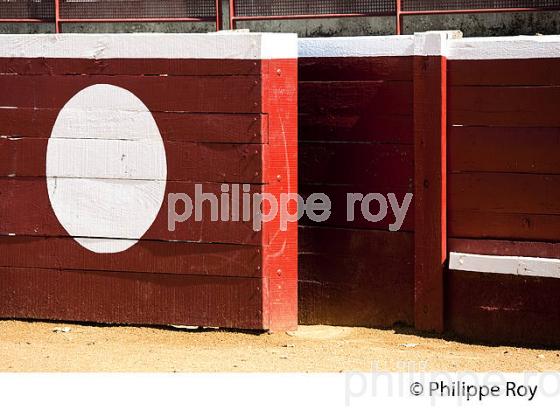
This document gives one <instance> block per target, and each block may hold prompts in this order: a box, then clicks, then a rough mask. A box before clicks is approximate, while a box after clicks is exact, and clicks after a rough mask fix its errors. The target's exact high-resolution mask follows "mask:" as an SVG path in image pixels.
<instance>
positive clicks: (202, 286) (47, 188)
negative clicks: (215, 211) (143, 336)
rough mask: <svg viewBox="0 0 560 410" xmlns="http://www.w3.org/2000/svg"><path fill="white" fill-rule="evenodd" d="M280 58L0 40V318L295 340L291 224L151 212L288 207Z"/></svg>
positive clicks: (171, 47)
mask: <svg viewBox="0 0 560 410" xmlns="http://www.w3.org/2000/svg"><path fill="white" fill-rule="evenodd" d="M296 57H297V41H296V37H295V36H293V35H289V34H287V35H286V34H277V35H276V34H272V35H268V34H230V35H157V34H154V35H65V36H59V37H55V36H37V37H36V36H25V35H24V36H12V35H5V36H3V39H2V43H1V44H0V73H2V75H0V83H1V85H0V88H2V90H3V91H4V92H3V93H2V94H1V95H0V135H2V139H0V158H1V161H0V162H1V163H2V165H1V166H0V198H2V200H1V201H0V243H1V244H0V248H1V251H0V266H1V268H0V316H1V317H17V318H42V319H62V320H83V321H98V322H108V323H144V324H169V323H178V324H191V325H204V326H221V327H236V328H256V329H273V330H279V329H291V328H294V327H295V326H296V324H297V299H296V283H297V272H296V266H297V265H296V264H297V240H296V234H297V233H296V225H295V224H294V223H289V228H288V230H287V231H282V230H280V228H279V218H275V219H273V220H272V221H270V222H266V223H264V227H263V229H262V230H260V231H256V230H255V229H254V228H253V226H252V221H253V220H252V218H251V220H247V221H243V220H241V221H235V220H233V219H232V220H230V221H220V222H212V221H210V206H207V207H204V208H203V210H204V212H203V217H204V218H203V220H202V221H198V222H197V221H195V220H194V218H191V219H189V220H188V221H185V222H183V223H180V224H177V226H176V229H175V230H174V231H170V229H169V226H168V224H169V223H168V218H169V211H168V209H169V207H170V203H169V201H170V199H169V198H170V197H169V194H173V193H185V194H188V195H190V196H191V198H195V184H200V186H201V187H202V191H203V192H205V193H214V194H216V195H220V194H221V192H223V189H221V184H222V183H227V184H234V183H235V184H247V186H250V190H251V193H254V192H259V193H270V194H273V195H274V196H275V197H279V195H280V194H281V193H288V192H296V191H297V183H296V178H297V156H296V129H297V128H296V127H297V125H296V124H297V118H296V109H297V107H296V101H297V96H296V92H297V88H296V87H297V84H296V78H297V77H296V75H297V72H296V70H297V62H296V61H297V60H296ZM76 74H80V75H76ZM232 189H233V188H232ZM240 189H241V188H240ZM193 201H194V199H193Z"/></svg>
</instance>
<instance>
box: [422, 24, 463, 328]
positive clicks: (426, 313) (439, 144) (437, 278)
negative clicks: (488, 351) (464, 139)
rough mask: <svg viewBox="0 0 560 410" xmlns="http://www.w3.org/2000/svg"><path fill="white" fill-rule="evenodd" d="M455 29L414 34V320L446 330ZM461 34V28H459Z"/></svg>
mask: <svg viewBox="0 0 560 410" xmlns="http://www.w3.org/2000/svg"><path fill="white" fill-rule="evenodd" d="M454 33H455V32H427V33H418V34H415V38H414V54H415V55H414V145H415V148H414V155H415V171H414V173H415V175H414V177H415V189H414V191H415V221H414V222H415V241H414V242H415V245H414V252H415V262H414V281H415V286H414V324H415V327H416V328H417V329H418V330H422V331H431V332H443V330H444V298H443V296H444V294H443V292H444V288H443V279H444V278H443V274H444V266H445V261H446V258H447V218H446V216H447V215H446V213H447V209H446V195H447V192H446V176H447V164H446V151H447V147H446V134H447V60H446V57H445V48H446V42H447V39H448V38H449V37H451V36H456V34H454ZM459 35H460V33H459Z"/></svg>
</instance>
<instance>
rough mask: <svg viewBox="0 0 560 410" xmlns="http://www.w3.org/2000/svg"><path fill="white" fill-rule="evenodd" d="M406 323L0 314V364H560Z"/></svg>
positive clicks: (304, 368) (367, 367) (69, 367)
mask: <svg viewBox="0 0 560 410" xmlns="http://www.w3.org/2000/svg"><path fill="white" fill-rule="evenodd" d="M407 333H409V332H408V330H407V329H403V330H402V332H401V331H398V330H397V331H395V330H376V329H364V328H344V327H330V326H301V327H300V329H299V330H298V331H297V332H292V333H290V334H286V333H277V334H255V333H236V332H231V331H221V330H212V329H199V330H188V329H174V328H171V327H170V328H149V327H124V326H118V327H111V326H95V325H78V324H64V323H49V322H23V321H0V371H43V372H45V371H47V372H52V371H73V372H91V371H94V372H95V371H132V372H136V371H157V372H173V371H177V372H215V371H233V372H247V371H250V372H255V371H261V372H263V371H266V372H270V371H279V372H280V371H281V372H294V371H297V372H326V371H328V372H341V371H353V370H359V371H371V370H372V368H374V369H377V370H383V371H387V370H391V371H407V370H409V371H443V370H446V371H508V372H509V371H511V372H521V371H544V370H555V371H559V370H560V350H537V349H524V348H516V347H506V346H493V347H490V346H480V345H470V344H465V343H459V342H456V341H450V340H444V339H436V338H425V337H420V336H417V335H413V334H407Z"/></svg>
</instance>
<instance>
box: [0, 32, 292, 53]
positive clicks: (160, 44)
mask: <svg viewBox="0 0 560 410" xmlns="http://www.w3.org/2000/svg"><path fill="white" fill-rule="evenodd" d="M1 57H28V58H39V57H42V58H87V59H109V58H163V59H176V58H197V59H234V60H241V59H247V60H260V59H280V58H297V35H296V34H291V33H247V32H220V33H216V34H214V33H209V34H164V33H134V34H1V35H0V58H1Z"/></svg>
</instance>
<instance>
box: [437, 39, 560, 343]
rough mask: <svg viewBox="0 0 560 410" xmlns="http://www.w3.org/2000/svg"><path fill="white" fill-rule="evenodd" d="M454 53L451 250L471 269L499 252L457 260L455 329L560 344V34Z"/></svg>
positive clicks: (475, 44) (457, 45)
mask: <svg viewBox="0 0 560 410" xmlns="http://www.w3.org/2000/svg"><path fill="white" fill-rule="evenodd" d="M448 53H449V67H448V70H449V71H448V75H449V100H448V107H449V120H448V143H449V150H448V165H449V167H448V178H449V182H448V189H449V196H448V198H449V237H450V238H451V239H450V251H451V252H457V253H459V254H460V255H463V256H462V258H463V259H462V263H463V264H465V265H467V264H468V263H469V261H470V260H471V259H472V258H473V257H474V256H472V255H478V254H482V255H491V256H497V258H494V259H488V262H487V263H486V264H483V265H482V266H481V267H480V269H479V271H477V272H468V271H466V269H468V268H463V267H462V266H455V265H454V264H452V265H453V266H451V268H452V269H451V270H450V272H449V278H448V286H447V292H448V294H447V298H446V299H447V305H446V309H447V310H446V315H447V318H448V328H449V329H451V330H453V331H455V332H457V333H460V334H462V335H465V336H468V337H473V338H476V339H481V340H486V341H492V342H526V341H532V342H537V343H544V344H558V343H559V341H560V330H559V326H558V325H560V308H559V307H560V292H559V290H560V289H559V287H560V283H559V282H560V280H559V278H560V270H558V268H557V267H556V266H555V265H556V264H555V262H554V261H556V260H558V259H559V258H560V250H559V249H558V246H557V243H558V242H559V241H560V225H559V223H560V161H559V160H558V154H559V153H560V118H559V116H558V107H559V103H558V101H559V99H558V96H559V94H558V92H559V90H560V88H559V86H560V75H559V73H558V70H556V69H555V67H557V66H558V64H560V37H557V36H550V37H542V38H541V37H535V38H515V39H513V38H510V39H508V38H503V39H500V38H497V39H488V40H482V39H478V40H477V39H473V40H469V39H466V40H463V41H461V42H453V41H452V42H451V43H450V49H449V51H448ZM527 257H538V258H540V259H539V260H538V261H537V262H538V263H540V264H543V263H546V264H547V265H546V266H547V267H545V268H544V269H543V270H542V271H540V272H537V271H536V269H533V267H531V265H530V264H529V265H527V263H528V262H527V260H526V259H525V258H527ZM469 258H470V259H469ZM543 258H544V259H543ZM528 261H529V263H530V261H531V259H529V260H528ZM512 263H513V264H514V266H515V268H514V269H505V270H503V269H500V266H505V265H507V264H512ZM496 264H498V265H496ZM453 268H455V269H456V270H455V269H453ZM491 272H498V273H491ZM506 272H507V273H509V275H508V274H505V275H504V274H500V273H506Z"/></svg>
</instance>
